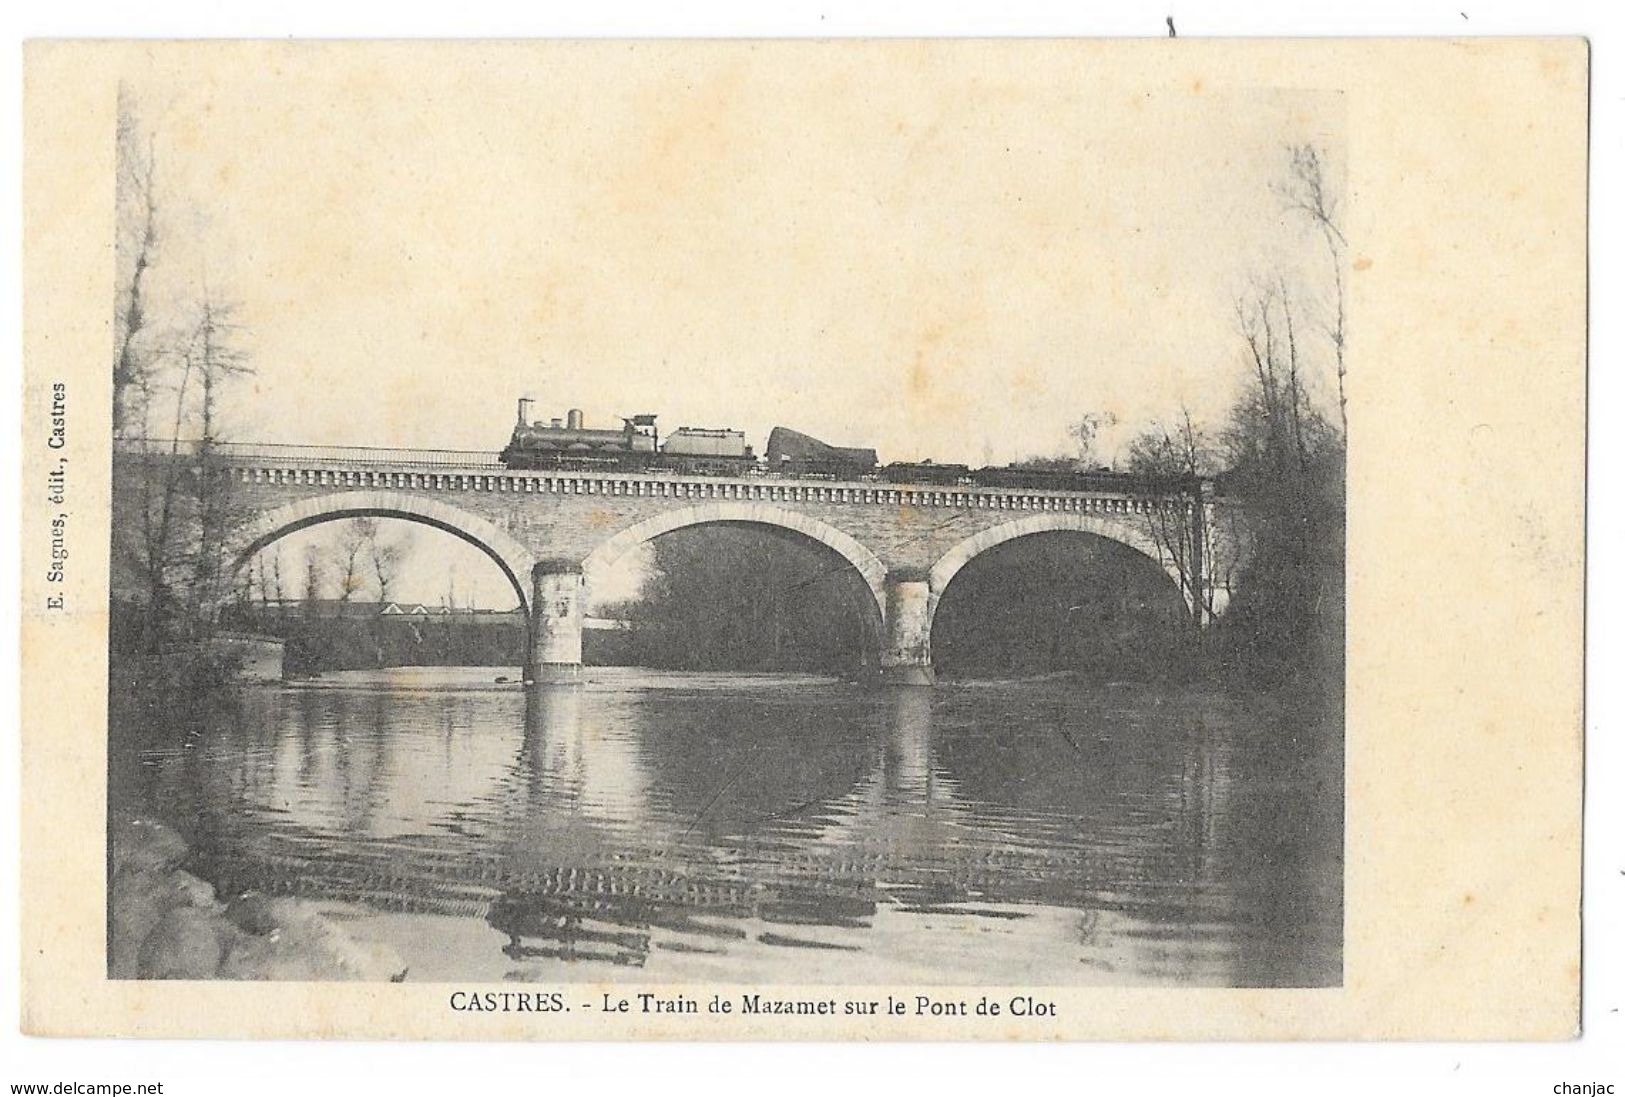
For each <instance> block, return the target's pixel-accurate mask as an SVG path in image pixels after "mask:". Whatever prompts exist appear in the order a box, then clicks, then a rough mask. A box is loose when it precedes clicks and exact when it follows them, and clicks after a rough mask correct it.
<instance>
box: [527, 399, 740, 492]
mask: <svg viewBox="0 0 1625 1097" xmlns="http://www.w3.org/2000/svg"><path fill="white" fill-rule="evenodd" d="M534 403H535V401H533V400H530V399H521V400H520V401H519V415H518V422H517V423H515V424H514V428H513V437H512V438H510V439H508V445H507V446H506V447H505V448H504V449H503V451H502V452H501V453H500V454H499V455H498V459H499V460H500V461H501V462H502V463H503V465H505V466H506V467H508V468H511V469H605V470H614V471H621V472H656V471H670V472H683V473H699V474H702V475H708V476H728V475H738V474H741V473H746V472H750V471H752V470H754V469H755V468H756V452H755V451H754V450H752V449H751V447H750V446H748V445H746V444H745V434H744V432H743V431H738V430H726V429H716V428H711V427H683V428H681V429H679V430H677V431H675V432H673V433H672V434H671V436H670V437H668V438H667V439H666V440H665V442H664V443H662V442H661V441H660V431H659V429H658V428H657V427H656V426H655V418H656V417H655V416H653V415H648V414H644V415H632V416H628V417H626V418H624V419H622V420H621V429H620V430H593V429H589V428H587V427H586V426H585V424H584V422H583V416H582V413H581V409H580V408H571V409H570V411H569V412H568V413H566V417H565V419H564V420H563V421H562V422H561V421H560V420H558V419H553V420H551V421H549V422H545V423H544V422H541V421H534V422H533V421H532V420H531V417H530V409H531V405H532V404H534Z"/></svg>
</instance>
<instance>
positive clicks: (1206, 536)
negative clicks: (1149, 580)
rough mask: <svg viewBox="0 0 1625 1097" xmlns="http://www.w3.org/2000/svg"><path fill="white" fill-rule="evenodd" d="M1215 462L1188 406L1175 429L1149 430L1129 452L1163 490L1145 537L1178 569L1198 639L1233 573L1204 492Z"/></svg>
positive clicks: (1134, 466) (1149, 513)
mask: <svg viewBox="0 0 1625 1097" xmlns="http://www.w3.org/2000/svg"><path fill="white" fill-rule="evenodd" d="M1213 463H1214V457H1213V447H1212V445H1211V444H1210V443H1209V441H1208V439H1207V437H1206V435H1205V434H1204V433H1203V432H1202V431H1201V430H1200V429H1198V428H1197V426H1196V424H1195V423H1194V422H1193V421H1192V419H1191V414H1190V411H1189V409H1188V408H1184V407H1181V408H1180V415H1179V420H1178V422H1177V423H1176V424H1175V425H1174V426H1172V427H1169V426H1166V425H1156V426H1153V427H1151V428H1149V429H1148V430H1146V431H1145V432H1144V433H1142V434H1141V435H1140V436H1139V437H1138V438H1136V439H1134V441H1133V442H1132V443H1131V444H1130V446H1129V451H1128V464H1129V469H1130V470H1131V471H1133V472H1136V473H1139V474H1140V475H1142V476H1145V477H1147V478H1148V479H1150V480H1153V481H1154V482H1156V483H1157V484H1159V485H1160V486H1161V489H1162V490H1161V492H1160V498H1159V499H1158V500H1157V502H1156V503H1155V504H1154V505H1153V506H1151V507H1150V508H1149V509H1147V510H1146V512H1145V520H1146V532H1147V533H1148V534H1150V536H1151V540H1152V542H1153V543H1154V544H1155V545H1156V547H1157V552H1158V554H1159V556H1161V558H1162V562H1163V564H1164V565H1166V566H1168V567H1171V568H1172V569H1173V570H1174V573H1175V576H1176V578H1177V581H1178V583H1179V592H1180V594H1181V595H1182V596H1183V597H1184V598H1185V601H1186V604H1187V605H1189V606H1190V608H1191V617H1190V620H1191V623H1192V625H1193V626H1195V628H1196V630H1197V632H1196V635H1197V636H1198V637H1200V628H1201V626H1202V624H1203V623H1204V622H1206V621H1207V620H1209V619H1211V618H1212V617H1213V615H1214V614H1215V613H1216V612H1217V609H1218V600H1217V599H1218V592H1219V590H1220V589H1221V588H1220V586H1219V584H1218V582H1216V580H1218V579H1223V581H1224V583H1226V584H1228V582H1229V581H1230V570H1231V565H1230V563H1229V562H1228V561H1220V560H1218V559H1217V558H1218V557H1219V556H1220V545H1219V541H1218V538H1217V537H1216V532H1217V531H1216V530H1215V529H1214V528H1213V522H1212V521H1210V519H1209V514H1208V500H1207V499H1206V498H1205V496H1204V493H1203V484H1204V481H1205V478H1206V477H1207V476H1208V475H1209V474H1211V472H1212V466H1213ZM1216 565H1217V566H1216ZM1226 589H1227V588H1226Z"/></svg>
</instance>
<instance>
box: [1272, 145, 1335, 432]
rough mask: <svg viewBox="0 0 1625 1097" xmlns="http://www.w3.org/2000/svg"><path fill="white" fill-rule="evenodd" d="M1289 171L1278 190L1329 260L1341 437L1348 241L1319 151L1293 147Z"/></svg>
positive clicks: (1330, 327)
mask: <svg viewBox="0 0 1625 1097" xmlns="http://www.w3.org/2000/svg"><path fill="white" fill-rule="evenodd" d="M1291 158H1292V162H1291V169H1290V174H1289V176H1288V180H1287V182H1286V183H1285V184H1284V185H1282V186H1280V187H1278V188H1277V191H1278V193H1279V194H1280V195H1281V197H1282V198H1283V199H1284V200H1285V201H1286V204H1287V208H1288V209H1291V210H1295V211H1297V212H1298V213H1301V214H1303V215H1304V216H1306V217H1308V218H1309V221H1310V224H1311V225H1313V226H1314V228H1315V231H1316V232H1317V233H1319V235H1320V237H1321V239H1322V241H1324V242H1325V245H1326V254H1327V257H1328V258H1329V259H1330V260H1331V268H1332V291H1333V305H1332V316H1331V319H1330V320H1329V321H1328V322H1327V325H1326V334H1327V336H1328V337H1329V338H1330V339H1331V342H1332V352H1333V357H1334V361H1335V364H1336V368H1337V410H1338V414H1339V416H1340V419H1341V422H1342V425H1343V434H1344V435H1345V436H1347V434H1348V429H1349V411H1348V395H1347V392H1346V390H1345V379H1346V378H1347V376H1348V369H1347V365H1346V363H1345V360H1344V342H1345V336H1346V331H1347V328H1346V324H1347V318H1348V314H1347V308H1348V306H1347V303H1346V302H1345V301H1344V274H1343V267H1344V264H1345V262H1346V259H1347V251H1348V239H1347V238H1346V237H1345V236H1344V235H1343V230H1342V229H1341V228H1339V227H1338V224H1337V221H1338V214H1339V212H1340V211H1339V209H1338V204H1337V199H1336V198H1335V197H1334V196H1333V195H1332V193H1331V192H1330V191H1329V190H1328V189H1327V186H1326V168H1325V162H1324V160H1323V159H1322V157H1321V155H1320V152H1319V150H1318V149H1316V148H1315V147H1314V146H1313V145H1296V146H1294V147H1293V148H1292V150H1291Z"/></svg>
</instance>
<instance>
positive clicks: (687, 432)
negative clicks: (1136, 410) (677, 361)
mask: <svg viewBox="0 0 1625 1097" xmlns="http://www.w3.org/2000/svg"><path fill="white" fill-rule="evenodd" d="M534 403H535V401H534V400H531V399H528V398H526V399H521V400H520V401H519V411H518V421H517V422H516V423H515V424H514V428H513V437H511V438H510V439H509V440H508V444H507V446H506V447H505V448H504V449H503V450H502V453H501V454H500V455H499V459H500V460H501V462H502V464H503V465H504V466H506V467H507V468H510V469H570V470H587V471H592V470H603V471H615V472H673V473H682V474H686V475H704V476H741V475H750V474H758V475H760V474H766V475H773V476H786V477H794V478H796V479H802V480H836V481H870V482H882V483H892V484H940V485H944V486H955V485H964V486H977V487H1004V488H1027V489H1036V490H1040V491H1105V492H1117V491H1122V492H1129V491H1139V492H1143V491H1145V490H1146V489H1147V487H1148V486H1151V487H1153V488H1160V489H1161V490H1166V491H1169V492H1188V491H1191V490H1194V489H1195V481H1194V480H1190V481H1189V482H1186V480H1185V479H1182V478H1181V479H1170V480H1168V482H1167V483H1166V484H1161V485H1148V484H1147V481H1146V478H1145V477H1142V476H1131V475H1129V474H1127V473H1120V472H1112V471H1109V470H1105V469H1100V470H1095V471H1074V470H1069V469H1044V468H1026V467H1022V466H1018V465H1005V466H1001V467H988V468H978V469H972V468H971V467H970V466H968V465H957V464H938V463H936V462H934V461H929V460H928V461H894V462H892V463H890V464H887V465H882V464H881V463H880V458H879V455H878V454H876V452H875V451H874V450H873V449H865V448H860V447H852V446H834V445H830V444H829V443H828V442H823V441H820V440H819V439H817V438H814V437H812V436H811V435H808V434H803V433H801V432H800V431H796V430H791V429H790V428H789V427H774V428H773V430H772V433H770V434H769V435H768V439H767V452H766V453H765V454H764V455H763V458H762V459H761V460H758V459H757V456H756V452H755V450H753V449H752V448H751V447H750V446H749V445H747V444H746V442H745V434H744V432H743V431H738V430H729V429H727V428H718V427H682V428H680V429H678V430H676V431H673V432H672V433H671V434H670V435H668V436H667V437H666V439H665V440H664V441H661V438H660V431H659V429H658V428H657V427H656V426H655V419H656V416H654V415H652V414H647V413H645V414H640V415H631V416H627V417H625V418H623V419H622V420H621V427H620V429H619V430H613V429H612V430H600V429H590V428H588V427H587V426H586V425H585V423H584V421H583V415H582V412H581V410H580V409H579V408H572V409H570V411H569V412H567V413H566V415H565V418H564V419H563V420H559V419H551V420H548V421H545V422H544V421H541V420H535V421H533V420H532V419H531V407H532V405H533V404H534Z"/></svg>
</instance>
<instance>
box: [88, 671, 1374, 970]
mask: <svg viewBox="0 0 1625 1097" xmlns="http://www.w3.org/2000/svg"><path fill="white" fill-rule="evenodd" d="M501 673H502V672H500V671H498V670H494V669H492V668H472V667H469V668H409V669H400V670H388V671H374V672H349V673H334V674H330V675H328V676H326V677H324V678H322V679H320V680H317V681H313V682H309V683H303V684H297V685H289V686H284V687H278V688H261V689H252V690H248V691H246V692H245V693H244V694H243V695H242V696H241V697H240V699H238V700H237V701H236V702H235V704H233V705H230V706H226V707H222V708H220V709H218V710H213V711H209V712H206V713H200V714H196V715H195V717H194V719H193V721H191V724H190V726H187V727H185V728H178V727H168V728H158V727H155V726H148V727H145V728H141V729H138V731H139V734H137V735H135V736H133V737H132V738H134V739H137V740H139V741H140V742H142V743H143V744H144V745H143V746H142V747H141V748H139V749H134V748H132V750H131V751H130V752H129V754H128V755H126V756H118V755H115V757H113V758H112V759H111V763H112V766H113V772H114V780H113V782H112V788H111V794H112V796H113V802H114V804H115V807H116V809H117V810H123V811H131V812H138V813H142V814H146V815H149V816H152V817H155V818H157V819H160V820H162V821H164V822H167V823H169V824H170V825H172V826H174V827H176V828H177V829H178V830H180V831H181V833H182V834H183V835H184V836H185V837H186V838H187V840H188V841H189V842H190V843H191V846H192V849H193V853H192V858H191V863H190V864H189V866H188V867H189V868H190V869H191V870H192V871H194V872H195V873H197V874H198V875H200V876H202V877H204V878H205V879H207V880H209V881H210V882H212V883H214V884H216V885H217V886H218V887H219V888H220V889H221V890H222V893H223V894H225V893H236V892H239V891H243V890H259V891H261V892H264V893H267V894H273V895H293V896H299V897H303V898H306V899H310V900H313V901H317V902H319V903H321V904H323V906H324V909H327V910H329V911H330V912H331V914H332V916H333V917H335V918H340V919H343V920H344V923H345V925H346V928H347V929H348V931H349V932H351V933H352V934H354V935H356V936H358V937H361V938H369V939H373V940H377V941H382V942H387V943H388V944H390V945H391V946H392V947H394V948H395V949H396V950H397V951H398V952H399V953H400V955H401V956H402V957H404V958H405V959H406V961H407V962H408V964H409V972H408V978H410V979H411V980H414V981H416V980H434V981H456V980H490V981H500V980H523V981H526V982H538V983H544V982H549V981H553V982H557V981H562V980H580V981H594V982H597V981H608V980H618V979H627V980H632V979H635V980H638V981H643V982H661V981H705V982H713V981H714V982H732V983H751V984H773V983H818V982H843V983H877V984H878V983H885V982H897V983H900V984H910V983H935V984H1022V985H1038V984H1045V985H1113V986H1127V985H1206V986H1327V985H1337V984H1339V983H1340V982H1341V972H1342V963H1341V954H1342V952H1341V950H1342V780H1341V749H1340V737H1339V736H1338V735H1337V734H1336V732H1335V729H1332V730H1328V729H1327V728H1326V727H1315V726H1310V725H1309V724H1308V722H1307V721H1303V720H1296V721H1295V720H1294V718H1293V716H1292V714H1291V710H1290V709H1287V708H1284V707H1283V706H1280V705H1279V704H1272V703H1270V702H1268V701H1267V700H1266V699H1255V700H1252V701H1238V700H1236V699H1234V698H1231V697H1228V696H1225V695H1223V694H1220V693H1218V692H1216V691H1212V690H1205V689H1200V688H1194V687H1166V686H1162V687H1150V686H1099V687H1092V686H1081V685H1079V684H1077V683H1076V682H1072V681H1066V680H1044V681H1029V682H1018V683H980V684H978V683H964V684H959V685H945V686H939V687H938V688H935V689H918V688H916V689H899V690H876V689H866V688H863V687H860V686H856V685H850V684H846V683H843V682H838V681H834V680H830V679H822V678H813V677H803V676H791V675H785V676H762V675H692V674H683V675H678V674H665V673H661V672H654V671H643V670H633V669H612V668H600V669H589V670H588V671H587V672H586V675H587V680H586V681H585V682H584V683H583V684H582V685H580V686H576V687H562V688H551V689H544V690H533V691H529V692H527V691H525V690H523V689H521V688H520V687H518V686H517V685H513V684H509V683H502V682H498V681H496V678H497V676H498V675H499V674H501Z"/></svg>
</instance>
